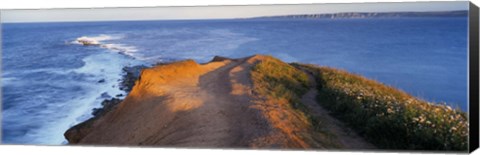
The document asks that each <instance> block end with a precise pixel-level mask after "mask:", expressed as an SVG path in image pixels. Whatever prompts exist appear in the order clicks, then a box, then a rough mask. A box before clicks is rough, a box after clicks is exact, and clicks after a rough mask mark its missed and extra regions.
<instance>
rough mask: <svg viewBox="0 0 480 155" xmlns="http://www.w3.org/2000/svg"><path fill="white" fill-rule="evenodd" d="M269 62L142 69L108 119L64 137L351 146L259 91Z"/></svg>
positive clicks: (217, 61)
mask: <svg viewBox="0 0 480 155" xmlns="http://www.w3.org/2000/svg"><path fill="white" fill-rule="evenodd" d="M269 59H273V58H271V57H267V56H261V55H256V56H252V57H247V58H242V59H228V58H223V57H215V58H214V59H213V60H212V61H211V62H209V63H207V64H198V63H196V62H194V61H193V60H185V61H179V62H175V63H171V64H165V65H158V66H155V67H152V68H147V69H144V70H143V71H142V72H141V76H140V77H139V79H138V80H137V81H136V83H135V86H134V87H133V89H132V91H131V92H130V93H129V94H128V96H127V97H126V98H125V100H123V101H122V102H121V103H120V104H118V105H116V106H115V107H114V108H111V110H106V111H107V112H106V113H105V114H104V115H101V116H98V117H94V118H92V119H90V120H88V121H86V122H84V123H81V124H79V125H77V126H74V127H72V128H71V129H69V130H68V131H67V132H66V133H65V137H66V138H67V140H68V141H69V143H70V144H82V145H94V144H95V145H135V146H136V145H149V146H153V145H154V146H166V147H168V146H170V147H209V148H218V147H222V148H247V147H250V148H342V147H344V146H346V145H343V144H342V142H340V141H338V142H337V140H335V138H328V137H327V138H326V135H325V134H322V133H319V132H318V131H316V129H315V127H313V126H312V123H311V120H310V119H308V116H307V115H305V114H304V113H305V112H306V111H299V110H298V109H295V108H294V107H292V104H291V103H289V101H288V100H282V99H281V98H280V99H279V98H278V97H273V96H269V95H268V94H267V95H266V94H264V93H261V92H259V91H256V90H254V89H253V88H255V87H254V83H253V82H252V78H251V71H252V68H253V67H254V66H255V65H256V64H258V63H260V62H263V61H266V60H269ZM279 65H288V64H286V63H279ZM290 67H291V66H290ZM256 82H259V81H256ZM260 82H268V81H260ZM311 87H312V88H314V86H313V85H312V86H311ZM272 91H275V90H272ZM310 96H311V95H310ZM310 100H313V99H310ZM312 102H313V101H312ZM312 106H318V105H315V104H312ZM336 133H338V132H336ZM340 136H341V135H340Z"/></svg>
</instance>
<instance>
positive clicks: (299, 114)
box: [251, 56, 340, 148]
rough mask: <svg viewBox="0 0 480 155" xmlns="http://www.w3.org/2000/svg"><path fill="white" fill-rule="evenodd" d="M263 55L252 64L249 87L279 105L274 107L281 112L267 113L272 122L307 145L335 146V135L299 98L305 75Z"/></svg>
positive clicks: (305, 85) (305, 87) (304, 87)
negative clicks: (252, 87)
mask: <svg viewBox="0 0 480 155" xmlns="http://www.w3.org/2000/svg"><path fill="white" fill-rule="evenodd" d="M266 57H267V58H265V59H263V60H262V61H259V62H258V63H257V64H255V66H254V67H253V68H252V71H251V78H252V81H253V86H254V89H253V90H254V91H255V92H256V93H258V94H260V96H266V97H267V98H270V99H269V100H271V101H273V102H274V103H273V105H272V106H274V107H278V108H280V109H281V110H278V109H277V110H275V111H278V112H281V113H282V114H281V113H273V114H274V115H271V114H270V115H269V116H268V117H269V118H271V119H272V118H273V119H272V120H273V124H279V126H278V128H280V129H281V130H283V131H291V132H292V133H291V134H290V135H293V137H295V136H296V135H301V136H300V137H299V139H303V140H301V141H305V142H306V143H308V145H310V146H311V147H315V146H320V147H327V148H339V147H340V145H339V144H338V142H337V141H336V138H335V136H334V135H332V134H331V133H330V132H329V131H324V128H323V127H321V126H322V125H323V124H322V119H321V118H315V117H314V116H312V115H311V114H310V112H309V109H307V107H306V106H305V105H304V104H303V103H302V102H301V99H302V96H303V95H305V94H306V93H307V92H308V91H309V89H310V86H309V82H310V81H309V77H308V75H307V74H306V73H305V72H303V71H302V70H299V69H297V68H295V67H294V66H292V65H290V64H287V63H285V62H282V61H280V60H278V59H275V58H273V57H270V56H266ZM267 113H269V112H267ZM276 115H278V116H276ZM275 118H278V119H275ZM287 122H290V123H287ZM287 135H289V134H288V133H287ZM292 139H296V138H292Z"/></svg>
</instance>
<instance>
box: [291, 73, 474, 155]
mask: <svg viewBox="0 0 480 155" xmlns="http://www.w3.org/2000/svg"><path fill="white" fill-rule="evenodd" d="M296 65H297V66H301V67H303V68H306V69H308V70H309V71H311V72H312V73H313V74H314V76H315V78H316V80H317V84H318V91H319V95H318V96H317V100H318V102H319V103H320V104H321V105H322V106H323V107H325V108H327V109H329V110H330V111H332V112H333V113H334V116H335V117H337V118H338V119H340V120H342V121H343V122H345V123H347V124H348V125H349V126H350V127H352V128H353V129H355V130H356V131H357V132H358V133H360V134H361V135H362V136H364V137H365V138H366V139H367V140H368V141H370V142H371V143H373V144H375V145H376V146H377V147H379V148H382V149H394V150H398V149H409V150H454V151H466V150H467V149H468V120H467V116H466V113H464V112H462V111H461V110H459V109H452V108H451V107H450V106H447V105H446V104H435V103H430V102H427V101H423V100H420V99H417V98H415V97H413V96H411V95H409V94H407V93H405V92H403V91H400V90H398V89H396V88H394V87H390V86H386V85H384V84H381V83H379V82H377V81H374V80H370V79H366V78H364V77H362V76H359V75H355V74H351V73H348V72H346V71H343V70H338V69H333V68H329V67H318V66H314V65H299V64H296Z"/></svg>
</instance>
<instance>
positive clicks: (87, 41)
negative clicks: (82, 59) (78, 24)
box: [71, 34, 138, 57]
mask: <svg viewBox="0 0 480 155" xmlns="http://www.w3.org/2000/svg"><path fill="white" fill-rule="evenodd" d="M122 38H124V36H123V35H106V34H101V35H98V36H82V37H78V38H77V39H75V40H74V41H72V42H71V43H72V44H78V45H95V46H99V47H101V48H104V49H108V50H109V51H112V52H117V53H121V54H125V55H128V56H132V57H134V54H133V53H135V52H137V51H138V49H137V48H136V47H135V46H130V45H125V44H119V43H110V42H107V41H111V40H119V39H122Z"/></svg>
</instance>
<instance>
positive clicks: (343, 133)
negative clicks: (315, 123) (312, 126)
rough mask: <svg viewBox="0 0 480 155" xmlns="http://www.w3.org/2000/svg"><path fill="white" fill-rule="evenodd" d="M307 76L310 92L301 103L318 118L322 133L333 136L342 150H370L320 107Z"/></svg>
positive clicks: (364, 142)
mask: <svg viewBox="0 0 480 155" xmlns="http://www.w3.org/2000/svg"><path fill="white" fill-rule="evenodd" d="M305 73H307V75H308V76H309V79H310V80H309V81H310V87H311V88H310V90H309V91H308V92H307V93H306V94H305V95H304V96H303V97H302V103H303V104H304V105H305V106H307V108H308V109H309V110H310V114H311V115H313V116H314V117H316V118H318V119H319V121H320V124H319V127H320V128H321V129H320V130H322V131H323V132H327V133H329V134H331V135H334V138H335V140H336V141H337V142H338V143H340V144H341V145H342V146H343V148H344V149H355V150H359V149H372V148H375V147H374V146H373V145H372V144H370V143H368V142H366V141H365V140H364V139H363V138H362V137H360V136H359V135H358V134H356V133H355V132H354V131H353V130H352V129H350V128H349V127H347V126H346V125H345V124H344V123H343V122H341V121H339V120H337V119H336V118H334V117H332V116H330V115H329V112H328V111H327V110H325V109H324V108H323V107H321V106H320V105H319V104H318V103H317V100H316V97H317V94H318V91H317V88H316V85H317V84H316V82H315V79H314V78H313V75H311V74H310V73H308V72H307V71H305Z"/></svg>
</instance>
